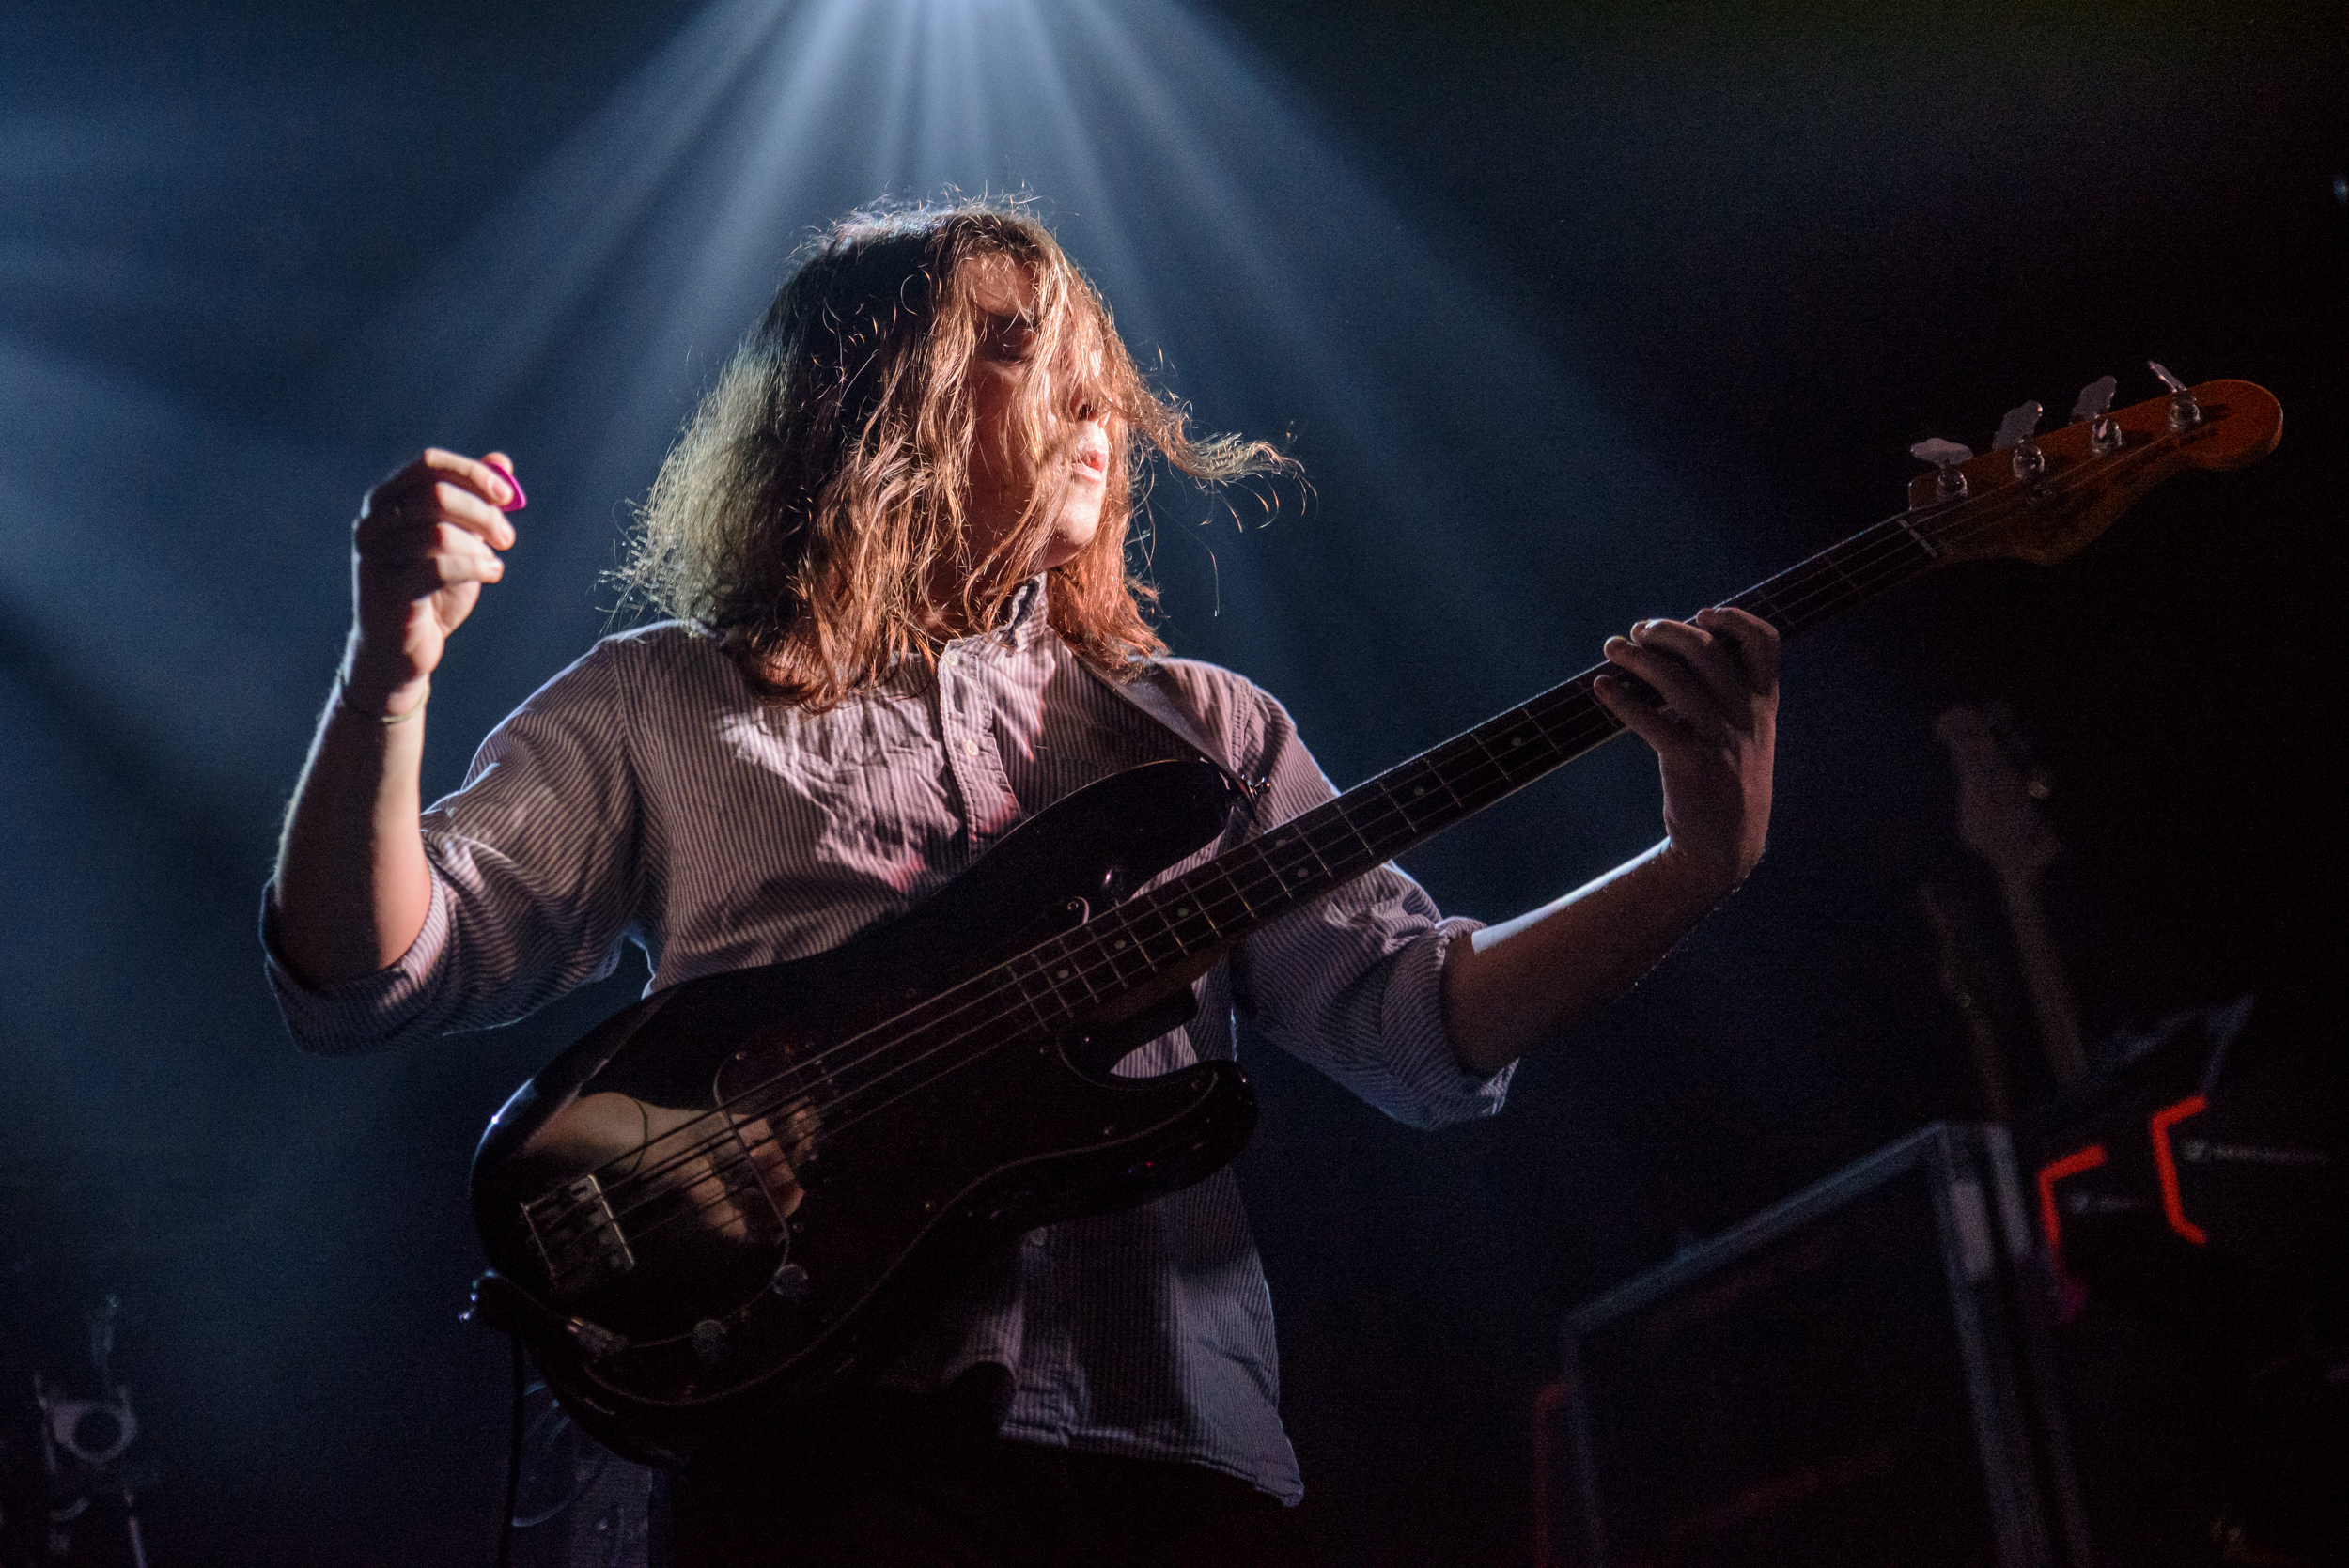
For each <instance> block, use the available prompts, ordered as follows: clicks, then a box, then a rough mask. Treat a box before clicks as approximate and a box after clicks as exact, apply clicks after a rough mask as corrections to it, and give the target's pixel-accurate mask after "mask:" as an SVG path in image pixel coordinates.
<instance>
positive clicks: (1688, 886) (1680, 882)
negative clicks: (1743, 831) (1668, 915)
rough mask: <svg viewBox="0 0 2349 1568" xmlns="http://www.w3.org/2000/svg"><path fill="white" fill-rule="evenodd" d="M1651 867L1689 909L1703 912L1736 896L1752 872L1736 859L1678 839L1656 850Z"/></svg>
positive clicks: (1668, 841) (1666, 842)
mask: <svg viewBox="0 0 2349 1568" xmlns="http://www.w3.org/2000/svg"><path fill="white" fill-rule="evenodd" d="M1652 863H1653V865H1654V867H1655V875H1656V876H1657V877H1658V878H1659V879H1660V880H1662V881H1664V882H1666V883H1667V884H1669V885H1670V886H1672V888H1673V889H1674V890H1675V893H1676V894H1677V896H1678V897H1679V898H1680V899H1681V900H1682V901H1683V902H1684V903H1686V904H1687V906H1688V908H1693V909H1696V910H1698V911H1700V912H1702V911H1703V910H1705V909H1709V908H1712V907H1713V906H1714V905H1716V904H1719V902H1720V901H1721V900H1722V899H1724V898H1727V897H1728V896H1729V895H1730V894H1731V893H1735V892H1736V891H1737V889H1738V888H1739V887H1740V886H1742V885H1743V884H1744V882H1745V879H1746V874H1747V873H1748V872H1750V871H1751V870H1752V869H1753V868H1752V865H1751V864H1750V863H1746V864H1741V863H1739V862H1738V860H1737V859H1735V858H1725V857H1723V856H1720V855H1711V854H1705V853H1703V852H1702V851H1699V850H1696V849H1692V848H1690V847H1688V846H1687V845H1686V844H1684V843H1683V842H1682V841H1681V840H1680V839H1679V838H1678V837H1676V836H1675V837H1669V838H1666V839H1665V840H1664V842H1663V843H1661V844H1659V845H1657V846H1656V851H1655V860H1654V862H1652Z"/></svg>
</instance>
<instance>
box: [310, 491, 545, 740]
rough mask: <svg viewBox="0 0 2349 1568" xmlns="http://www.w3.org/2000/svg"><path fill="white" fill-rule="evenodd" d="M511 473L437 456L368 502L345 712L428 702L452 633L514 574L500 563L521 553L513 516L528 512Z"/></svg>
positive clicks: (360, 533) (361, 524) (358, 530)
mask: <svg viewBox="0 0 2349 1568" xmlns="http://www.w3.org/2000/svg"><path fill="white" fill-rule="evenodd" d="M513 473H514V469H513V464H512V462H511V461H510V460H508V459H507V458H506V455H505V454H504V453H500V452H492V453H490V454H489V455H488V456H487V457H486V458H467V457H463V456H461V455H459V454H458V453H455V452H443V451H442V450H440V449H439V448H437V447H432V448H428V449H427V450H426V451H425V452H424V453H423V454H422V455H421V456H419V457H418V458H416V459H415V460H414V461H413V462H411V463H409V464H408V465H407V466H406V467H404V468H402V469H400V470H399V471H398V472H397V473H396V474H393V475H392V476H391V477H389V478H388V479H385V480H384V481H383V482H382V483H381V484H380V485H378V486H376V487H375V489H371V490H369V491H368V492H367V496H366V502H365V503H364V504H363V505H361V507H360V510H359V519H358V521H357V522H356V523H354V524H353V525H352V530H351V598H352V602H353V607H354V624H353V626H352V628H351V633H350V650H349V652H348V653H347V655H346V656H345V662H344V668H343V689H344V700H345V701H346V702H347V703H350V704H351V705H352V706H360V707H363V708H365V709H368V710H372V711H377V712H380V713H381V714H383V715H384V716H387V717H390V716H397V715H399V714H403V713H408V712H411V711H412V710H413V709H414V708H415V706H416V705H417V704H419V703H421V702H423V701H424V699H425V685H426V680H427V677H428V676H429V675H431V674H432V672H433V670H434V669H435V668H436V667H438V665H439V664H440V662H441V654H442V651H443V648H444V647H445V646H446V644H447V641H448V635H449V633H450V632H452V631H455V630H456V629H457V628H458V627H459V625H460V624H462V623H463V621H464V619H465V617H466V616H467V615H469V614H471V613H473V607H474V601H475V600H476V599H478V598H480V596H481V585H482V584H483V583H484V582H496V581H498V579H499V578H501V577H503V576H504V575H505V574H506V563H505V562H504V561H503V560H502V559H500V558H499V556H498V553H497V552H498V551H502V550H510V549H512V548H513V545H514V528H513V525H512V524H511V523H509V522H508V521H507V520H506V509H507V508H514V507H520V506H521V505H522V491H521V486H520V485H519V484H517V483H515V481H514V477H513Z"/></svg>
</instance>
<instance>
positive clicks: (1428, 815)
mask: <svg viewBox="0 0 2349 1568" xmlns="http://www.w3.org/2000/svg"><path fill="white" fill-rule="evenodd" d="M1933 520H1934V514H1932V513H1931V512H1917V511H1912V512H1904V513H1902V514H1900V515H1899V516H1897V517H1893V518H1890V519H1887V520H1885V521H1883V522H1880V523H1877V524H1876V525H1875V527H1873V528H1868V529H1864V530H1862V531H1861V532H1859V533H1858V534H1855V535H1853V536H1851V537H1850V538H1848V539H1845V540H1843V542H1842V543H1841V544H1838V545H1835V546H1832V547H1831V548H1829V549H1827V550H1823V551H1820V552H1819V553H1818V554H1816V555H1813V556H1812V557H1811V558H1810V559H1809V560H1807V561H1804V562H1802V563H1800V564H1799V565H1797V566H1795V567H1790V568H1788V569H1787V570H1785V571H1782V572H1781V573H1779V574H1778V575H1777V576H1776V577H1773V578H1771V579H1769V580H1768V581H1767V582H1760V583H1757V584H1755V585H1754V586H1753V587H1750V588H1749V589H1747V590H1746V591H1745V592H1744V593H1742V594H1739V595H1737V596H1736V597H1735V598H1732V599H1730V600H1728V601H1727V602H1728V604H1729V605H1730V606H1732V607H1734V608H1736V609H1739V610H1746V611H1750V612H1751V613H1754V614H1756V615H1759V616H1761V617H1762V618H1763V619H1764V620H1766V621H1768V622H1769V623H1770V624H1771V625H1772V626H1774V627H1776V628H1777V629H1778V631H1779V634H1780V635H1781V637H1795V636H1799V635H1800V634H1801V633H1803V632H1805V631H1807V630H1809V629H1812V627H1815V626H1817V625H1819V624H1820V623H1821V622H1823V621H1825V620H1827V619H1828V617H1830V616H1832V615H1835V614H1837V613H1841V612H1843V611H1844V610H1848V609H1850V608H1852V607H1853V606H1854V605H1857V604H1859V603H1861V602H1862V601H1864V600H1866V599H1869V598H1874V597H1875V596H1876V595H1877V594H1880V593H1883V592H1885V591H1886V590H1888V589H1890V588H1895V587H1898V586H1900V585H1901V584H1902V583H1904V582H1909V581H1911V580H1912V579H1914V578H1917V577H1919V576H1921V575H1922V574H1923V573H1925V572H1926V571H1929V570H1931V569H1932V568H1933V567H1935V566H1936V565H1937V564H1938V563H1939V561H1940V558H1941V551H1940V550H1939V549H1938V548H1937V545H1936V544H1935V543H1934V542H1933V541H1934V533H1933V526H1932V525H1933ZM1609 668H1610V666H1608V665H1605V664H1596V665H1593V666H1592V667H1591V668H1590V669H1587V670H1585V671H1583V672H1582V673H1581V674H1580V675H1576V676H1575V677H1574V678H1572V679H1571V680H1568V681H1565V682H1563V683H1562V684H1560V685H1557V686H1554V687H1552V688H1550V689H1549V690H1548V691H1545V692H1543V693H1542V694H1541V695H1540V696H1537V697H1535V698H1534V699H1532V701H1531V702H1528V703H1524V704H1521V705H1519V706H1516V707H1513V708H1511V709H1509V710H1508V711H1507V712H1505V713H1502V714H1500V715H1498V716H1497V717H1495V718H1492V719H1490V720H1487V721H1486V722H1484V723H1481V724H1479V725H1477V726H1476V727H1475V728H1474V729H1471V730H1468V731H1466V732H1464V733H1463V734H1460V735H1457V736H1455V737H1453V738H1451V739H1450V740H1447V741H1445V742H1444V743H1443V744H1441V745H1439V746H1437V747H1435V748H1433V749H1432V750H1430V751H1426V752H1423V753H1420V754H1419V755H1418V756H1415V757H1413V758H1411V759H1410V760H1409V761H1408V762H1404V763H1400V764H1397V765H1396V766H1395V767H1393V768H1388V769H1387V770H1386V771H1385V772H1383V773H1380V774H1379V775H1377V777H1376V778H1373V779H1369V780H1367V781H1365V782H1364V783H1362V784H1357V785H1355V786H1354V787H1353V788H1352V789H1349V790H1347V791H1346V793H1344V794H1343V795H1340V796H1338V797H1336V798H1335V799H1334V800H1326V801H1324V802H1323V803H1322V804H1320V805H1318V806H1315V808H1314V809H1312V810H1311V811H1308V812H1306V813H1304V814H1303V815H1299V816H1297V817H1295V818H1293V819H1291V820H1290V821H1288V822H1285V823H1283V824H1282V825H1280V826H1279V827H1277V828H1274V829H1273V830H1271V831H1269V832H1267V833H1264V834H1262V835H1261V836H1259V837H1257V838H1253V839H1251V840H1250V841H1248V842H1247V843H1245V844H1242V845H1240V846H1237V847H1235V848H1233V849H1229V850H1226V851H1225V852H1224V853H1222V854H1221V855H1219V856H1217V857H1216V858H1215V859H1214V860H1211V861H1209V862H1206V864H1204V865H1201V866H1198V867H1196V868H1194V869H1193V870H1191V871H1189V872H1187V873H1185V874H1184V875H1182V876H1180V877H1175V878H1174V879H1173V880H1171V881H1168V882H1166V883H1163V884H1161V885H1160V886H1159V887H1157V888H1155V889H1153V890H1151V891H1150V892H1148V893H1143V894H1142V895H1140V896H1138V897H1135V898H1133V899H1131V900H1128V902H1127V903H1125V904H1122V905H1119V906H1118V907H1117V908H1113V909H1108V910H1103V911H1101V912H1099V913H1097V915H1096V916H1095V917H1094V918H1093V919H1092V920H1091V921H1089V922H1088V923H1087V924H1084V925H1082V926H1081V927H1079V928H1077V929H1075V930H1072V931H1069V932H1067V933H1066V934H1065V935H1063V936H1060V937H1057V938H1054V939H1052V940H1050V941H1049V942H1047V943H1045V944H1044V945H1043V946H1041V947H1038V948H1035V949H1034V950H1032V951H1031V952H1029V953H1027V954H1024V955H1021V956H1020V957H1019V958H1017V959H1014V960H1013V961H1012V963H1011V964H1010V965H1009V966H1008V967H1009V969H1010V970H1011V974H1012V978H1013V979H1014V981H1015V983H1016V984H1017V986H1018V988H1019V992H1020V993H1021V994H1022V995H1023V996H1024V998H1025V1001H1026V1003H1027V1005H1028V1007H1029V1008H1031V1009H1033V1010H1034V1013H1035V1014H1036V1015H1037V1017H1038V1018H1039V1020H1040V1021H1042V1022H1045V1023H1047V1024H1048V1025H1050V1024H1058V1023H1063V1022H1066V1021H1068V1020H1071V1019H1074V1018H1077V1017H1081V1016H1083V1015H1085V1014H1088V1013H1093V1012H1097V1011H1099V1010H1100V1009H1102V1008H1103V1007H1104V1006H1105V1005H1107V1004H1109V1003H1111V1002H1113V1001H1115V1000H1116V999H1118V998H1119V997H1122V996H1127V995H1129V994H1131V993H1133V992H1135V991H1138V990H1142V989H1143V988H1145V987H1147V986H1149V985H1150V983H1151V982H1152V981H1153V980H1155V979H1157V978H1158V977H1159V976H1160V975H1162V974H1165V973H1167V972H1169V971H1173V970H1184V969H1186V968H1190V969H1195V967H1196V965H1197V963H1198V961H1199V960H1200V959H1201V958H1202V957H1203V956H1205V955H1209V954H1212V953H1218V952H1221V951H1222V950H1223V949H1225V948H1228V947H1230V946H1231V945H1232V944H1233V943H1235V942H1237V940H1238V939H1240V938H1242V937H1244V936H1246V935H1247V934H1248V933H1249V932H1251V931H1252V930H1254V929H1256V928H1257V927H1258V926H1261V925H1263V924H1266V923H1267V922H1268V921H1270V920H1273V919H1275V918H1277V917H1279V916H1280V915H1282V914H1283V913H1285V912H1287V911H1288V910H1290V909H1293V908H1297V907H1298V906H1299V905H1301V904H1305V903H1309V902H1311V901H1312V900H1314V899H1315V898H1318V897H1320V896H1321V895H1322V894H1324V893H1329V892H1330V891H1331V890H1333V889H1335V888H1338V887H1341V886H1343V885H1344V884H1346V882H1349V881H1352V880H1353V879H1354V878H1355V877H1360V876H1361V875H1362V874H1363V873H1364V872H1367V871H1369V870H1371V869H1373V868H1374V867H1377V866H1379V865H1383V864H1384V863H1386V862H1388V861H1391V860H1392V859H1393V858H1394V857H1395V856H1397V855H1399V854H1402V853H1403V852H1404V851H1405V850H1408V849H1409V848H1411V847H1412V846H1415V845H1418V844H1421V843H1423V842H1424V841H1425V840H1427V839H1430V838H1432V837H1434V836H1435V835H1436V834H1438V833H1439V832H1441V831H1443V830H1444V829H1446V828H1449V827H1451V826H1452V825H1453V824H1454V823H1455V822H1458V821H1460V820H1462V819H1463V818H1465V817H1468V816H1470V815H1474V814H1475V813H1477V812H1480V811H1483V810H1484V809H1485V808H1486V806H1489V805H1491V804H1493V803H1494V802H1495V801H1497V800H1501V798H1502V797H1504V796H1507V795H1511V794H1514V793H1515V792H1516V791H1517V790H1519V789H1522V788H1523V787H1525V786H1526V785H1527V784H1532V782H1533V781H1534V780H1536V779H1539V778H1541V777H1542V776H1544V775H1545V774H1547V773H1549V772H1551V771H1553V770H1554V769H1556V768H1562V767H1563V766H1564V765H1565V764H1567V763H1569V762H1571V761H1573V760H1574V759H1575V758H1577V757H1579V756H1580V755H1582V754H1583V753H1586V752H1589V751H1591V750H1593V749H1594V748H1595V747H1598V746H1602V745H1604V744H1606V743H1607V742H1608V741H1610V740H1612V739H1613V738H1614V737H1616V736H1618V735H1620V734H1622V733H1623V730H1624V726H1623V723H1622V722H1621V721H1619V720H1618V719H1616V718H1615V716H1614V715H1613V714H1611V713H1610V712H1609V711H1608V710H1607V709H1606V708H1605V707H1604V706H1601V705H1600V703H1599V701H1598V698H1597V697H1596V696H1595V694H1594V693H1593V691H1592V682H1593V681H1594V680H1595V678H1596V677H1597V676H1598V675H1600V674H1601V673H1603V672H1605V671H1606V670H1608V669H1609Z"/></svg>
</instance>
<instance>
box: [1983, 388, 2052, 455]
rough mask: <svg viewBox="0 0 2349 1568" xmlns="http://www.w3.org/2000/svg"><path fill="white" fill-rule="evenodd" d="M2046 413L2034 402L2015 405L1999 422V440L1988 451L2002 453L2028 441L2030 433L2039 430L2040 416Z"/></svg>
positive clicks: (1991, 444)
mask: <svg viewBox="0 0 2349 1568" xmlns="http://www.w3.org/2000/svg"><path fill="white" fill-rule="evenodd" d="M2044 413H2046V409H2043V408H2041V407H2040V406H2039V404H2038V402H2037V401H2036V400H2033V401H2031V402H2029V403H2017V404H2015V406H2014V407H2013V408H2011V409H2009V410H2007V411H2006V417H2005V418H2004V419H2002V420H2000V421H1999V439H1998V440H1997V441H1994V442H1991V443H1990V450H1991V451H1993V452H2003V451H2005V450H2006V449H2007V448H2008V447H2010V446H2017V445H2020V444H2021V443H2022V442H2027V441H2029V440H2030V438H2031V432H2032V431H2034V430H2036V429H2038V428H2039V418H2040V415H2042V414H2044Z"/></svg>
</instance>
